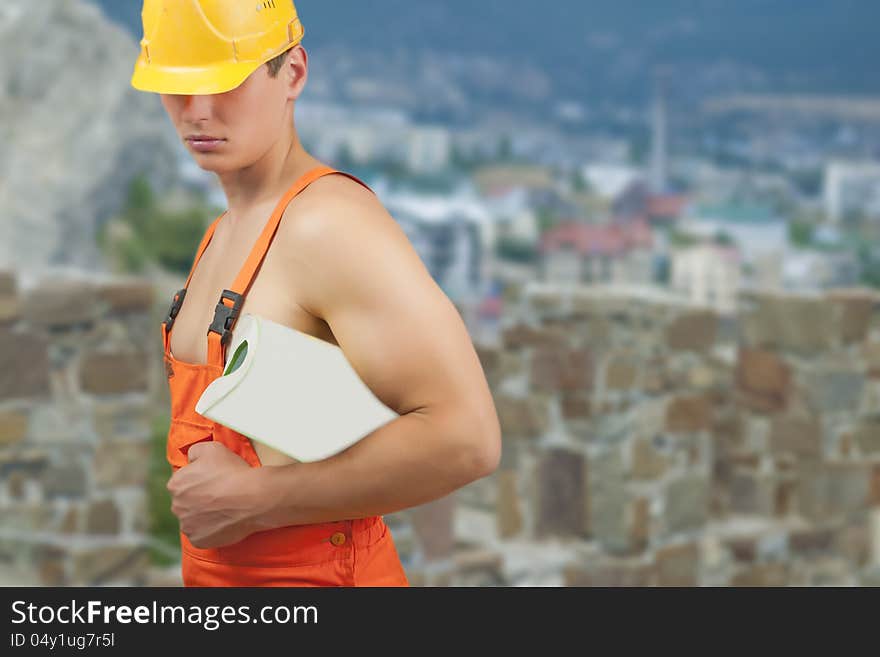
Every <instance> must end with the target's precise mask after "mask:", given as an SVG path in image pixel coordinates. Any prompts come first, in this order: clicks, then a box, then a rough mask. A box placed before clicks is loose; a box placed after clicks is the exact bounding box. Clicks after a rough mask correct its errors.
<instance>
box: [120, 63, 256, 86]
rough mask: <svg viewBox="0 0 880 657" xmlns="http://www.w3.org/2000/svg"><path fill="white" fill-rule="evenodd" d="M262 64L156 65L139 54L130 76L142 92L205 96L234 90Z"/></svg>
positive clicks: (132, 84) (132, 83)
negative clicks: (150, 63)
mask: <svg viewBox="0 0 880 657" xmlns="http://www.w3.org/2000/svg"><path fill="white" fill-rule="evenodd" d="M260 66H262V64H260V63H255V62H226V63H224V64H222V65H218V66H205V67H199V68H193V67H187V68H182V67H157V66H156V65H155V64H154V65H152V66H146V63H145V61H144V58H143V57H139V58H138V60H137V63H136V64H135V68H134V73H133V74H132V77H131V86H132V87H134V88H135V89H137V90H139V91H149V92H153V93H159V94H182V95H190V96H196V95H197V96H203V95H210V94H222V93H225V92H227V91H232V90H233V89H235V88H236V87H238V86H239V85H240V84H241V83H242V82H244V81H245V80H247V78H248V76H249V75H250V74H251V73H253V72H254V71H256V70H257V69H258V68H259V67H260Z"/></svg>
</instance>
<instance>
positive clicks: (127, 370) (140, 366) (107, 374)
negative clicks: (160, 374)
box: [80, 351, 150, 395]
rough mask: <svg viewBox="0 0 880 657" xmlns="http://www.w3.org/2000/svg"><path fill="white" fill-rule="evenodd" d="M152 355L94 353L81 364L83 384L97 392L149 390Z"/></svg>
mask: <svg viewBox="0 0 880 657" xmlns="http://www.w3.org/2000/svg"><path fill="white" fill-rule="evenodd" d="M149 366H150V358H149V355H148V354H146V353H140V352H97V351H96V352H91V353H88V354H85V355H84V356H83V359H82V363H81V365H80V385H81V386H82V389H83V391H85V392H88V393H91V394H94V395H114V394H123V393H127V392H146V391H147V390H148V388H149Z"/></svg>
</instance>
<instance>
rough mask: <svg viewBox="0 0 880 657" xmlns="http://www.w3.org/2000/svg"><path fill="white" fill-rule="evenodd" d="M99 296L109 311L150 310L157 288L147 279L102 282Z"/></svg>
mask: <svg viewBox="0 0 880 657" xmlns="http://www.w3.org/2000/svg"><path fill="white" fill-rule="evenodd" d="M97 295H98V298H99V299H101V300H102V301H104V302H105V303H106V304H107V310H108V312H109V313H128V312H149V311H150V310H151V309H152V307H153V303H154V302H155V300H156V298H155V297H156V289H155V286H154V285H153V283H151V282H150V281H147V280H120V281H113V282H109V283H103V284H101V285H100V286H99V287H98V289H97Z"/></svg>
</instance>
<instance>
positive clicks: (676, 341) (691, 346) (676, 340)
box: [666, 311, 718, 351]
mask: <svg viewBox="0 0 880 657" xmlns="http://www.w3.org/2000/svg"><path fill="white" fill-rule="evenodd" d="M717 336H718V316H717V315H716V314H715V313H712V312H706V311H700V312H691V313H686V314H684V315H681V316H679V317H676V318H675V320H674V321H673V322H672V323H671V324H670V325H669V327H668V328H667V331H666V343H667V345H668V346H669V348H670V349H674V350H676V351H683V350H688V351H705V350H707V349H709V348H710V347H712V345H713V344H714V343H715V339H716V337H717Z"/></svg>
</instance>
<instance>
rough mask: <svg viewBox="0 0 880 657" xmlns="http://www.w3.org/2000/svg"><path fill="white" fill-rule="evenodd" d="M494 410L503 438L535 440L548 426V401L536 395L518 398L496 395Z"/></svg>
mask: <svg viewBox="0 0 880 657" xmlns="http://www.w3.org/2000/svg"><path fill="white" fill-rule="evenodd" d="M495 410H496V411H497V412H498V421H499V423H500V425H501V433H502V435H503V437H504V438H525V439H535V438H538V437H540V436H541V435H542V434H543V433H544V432H545V431H547V429H548V428H549V426H550V409H549V406H548V401H547V400H546V399H545V398H544V397H541V396H538V395H532V396H529V397H525V398H519V397H512V396H510V395H507V394H504V393H497V394H496V395H495Z"/></svg>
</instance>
